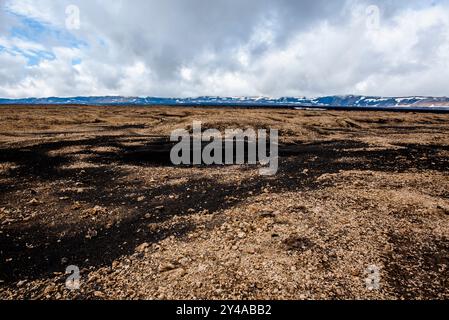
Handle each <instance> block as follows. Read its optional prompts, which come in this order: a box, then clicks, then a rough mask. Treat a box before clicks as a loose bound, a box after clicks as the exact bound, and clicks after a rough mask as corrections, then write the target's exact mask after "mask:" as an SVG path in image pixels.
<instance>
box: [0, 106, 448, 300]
mask: <svg viewBox="0 0 449 320" xmlns="http://www.w3.org/2000/svg"><path fill="white" fill-rule="evenodd" d="M193 120H199V121H202V122H203V123H204V124H205V126H206V127H208V128H217V129H220V130H224V129H226V128H230V127H231V128H247V127H253V128H274V129H279V131H280V156H281V160H280V167H279V172H278V174H277V175H276V176H273V177H263V176H260V175H259V172H258V167H255V166H248V165H244V166H215V167H206V166H203V167H202V166H198V167H175V166H173V165H171V162H170V159H169V152H170V147H171V144H170V143H169V141H168V136H169V134H170V132H171V131H172V130H173V129H177V128H191V125H192V122H193ZM448 133H449V115H436V114H413V113H371V112H330V111H316V112H313V111H293V110H243V109H207V108H203V109H188V108H168V107H167V108H162V107H157V108H156V107H50V106H33V107H18V106H10V107H0V298H1V299H447V298H449V135H448ZM69 265H75V266H78V267H79V268H80V272H81V273H80V276H81V279H80V281H81V283H80V290H76V291H70V290H68V289H67V288H66V287H65V281H66V278H67V277H68V275H66V274H65V271H66V267H67V266H69ZM370 266H376V267H377V268H379V285H380V288H379V289H378V290H368V289H367V286H366V283H365V279H366V278H367V277H370V275H369V274H368V273H367V271H368V268H369V267H370Z"/></svg>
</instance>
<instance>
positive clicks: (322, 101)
mask: <svg viewBox="0 0 449 320" xmlns="http://www.w3.org/2000/svg"><path fill="white" fill-rule="evenodd" d="M0 104H32V105H38V104H45V105H191V106H196V105H198V106H200V105H221V106H273V107H276V106H279V107H351V108H355V107H373V108H375V107H378V108H389V107H416V108H422V107H434V108H439V107H440V108H449V98H447V97H373V96H371V97H369V96H368V97H366V96H355V95H346V96H327V97H318V98H306V97H283V98H268V97H211V96H204V97H197V98H158V97H121V96H104V97H101V96H100V97H71V98H60V97H50V98H25V99H0Z"/></svg>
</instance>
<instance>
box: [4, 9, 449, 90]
mask: <svg viewBox="0 0 449 320" xmlns="http://www.w3.org/2000/svg"><path fill="white" fill-rule="evenodd" d="M448 84H449V0H439V1H438V0H416V1H415V0H359V1H357V0H303V1H301V0H164V1H160V0H0V97H11V98H13V97H30V96H34V97H44V96H78V95H126V96H134V95H136V96H169V97H173V96H179V97H185V96H200V95H222V96H240V95H246V96H272V97H279V96H310V97H312V96H319V95H333V94H361V95H384V96H406V95H433V96H447V95H449V85H448Z"/></svg>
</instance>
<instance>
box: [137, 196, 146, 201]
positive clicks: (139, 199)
mask: <svg viewBox="0 0 449 320" xmlns="http://www.w3.org/2000/svg"><path fill="white" fill-rule="evenodd" d="M145 199H146V198H145V197H144V196H141V197H138V198H137V202H142V201H145Z"/></svg>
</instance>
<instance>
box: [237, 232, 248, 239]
mask: <svg viewBox="0 0 449 320" xmlns="http://www.w3.org/2000/svg"><path fill="white" fill-rule="evenodd" d="M237 237H239V238H240V239H243V238H245V237H246V233H245V232H239V233H237Z"/></svg>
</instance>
